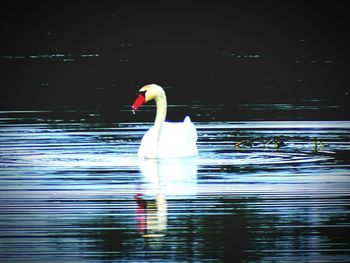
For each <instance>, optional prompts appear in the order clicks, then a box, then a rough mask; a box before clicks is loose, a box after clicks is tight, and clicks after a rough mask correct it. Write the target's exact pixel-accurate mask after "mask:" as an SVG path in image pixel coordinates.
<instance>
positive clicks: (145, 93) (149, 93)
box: [131, 84, 165, 111]
mask: <svg viewBox="0 0 350 263" xmlns="http://www.w3.org/2000/svg"><path fill="white" fill-rule="evenodd" d="M159 97H163V98H165V92H164V90H163V89H162V87H160V86H158V85H156V84H149V85H146V86H143V87H142V88H141V89H140V90H139V91H138V92H137V98H136V100H135V102H134V104H133V105H132V106H131V108H132V110H133V111H135V110H137V109H138V108H139V107H140V106H141V105H142V104H144V103H146V102H148V101H150V100H155V99H157V98H159Z"/></svg>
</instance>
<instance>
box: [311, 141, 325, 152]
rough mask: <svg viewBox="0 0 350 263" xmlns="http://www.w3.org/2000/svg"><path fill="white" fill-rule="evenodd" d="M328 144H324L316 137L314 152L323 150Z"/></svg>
mask: <svg viewBox="0 0 350 263" xmlns="http://www.w3.org/2000/svg"><path fill="white" fill-rule="evenodd" d="M325 146H326V145H325V144H323V143H322V142H321V141H320V140H319V139H317V138H315V139H314V150H313V151H314V152H315V153H318V152H319V151H321V150H322V149H323V148H324V147H325Z"/></svg>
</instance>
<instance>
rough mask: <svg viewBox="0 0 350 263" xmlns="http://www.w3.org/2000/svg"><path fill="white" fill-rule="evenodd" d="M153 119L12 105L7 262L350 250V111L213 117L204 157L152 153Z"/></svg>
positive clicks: (306, 255) (3, 240)
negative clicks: (141, 150) (332, 115)
mask: <svg viewBox="0 0 350 263" xmlns="http://www.w3.org/2000/svg"><path fill="white" fill-rule="evenodd" d="M259 107H261V105H260V106H259ZM72 115H74V118H72ZM194 119H195V118H194ZM151 125H152V123H150V122H118V121H115V122H105V121H103V120H101V119H100V118H99V114H98V113H96V112H73V113H72V112H69V111H66V112H60V113H59V114H58V113H57V112H56V113H55V112H51V111H2V112H0V143H1V149H0V167H1V170H0V183H1V188H0V189H1V190H0V191H1V192H0V260H1V262H21V261H22V262H53V261H64V260H66V261H70V262H113V261H122V262H136V261H137V262H150V261H167V262H189V261H194V262H205V261H208V262H223V261H226V262H239V261H245V262H246V261H254V262H263V261H276V262H281V261H293V260H294V261H314V262H320V261H321V260H322V261H326V262H329V261H333V262H348V261H349V260H350V247H349V243H350V242H349V239H348V236H349V222H350V221H349V211H350V210H349V197H350V191H349V190H350V180H349V178H350V177H349V176H350V169H349V168H350V163H349V151H350V140H349V139H350V122H349V121H293V122H290V121H282V120H278V121H262V120H259V121H258V120H257V121H236V122H226V121H225V122H223V121H215V120H214V121H209V122H208V121H200V122H195V125H196V127H197V130H198V136H199V139H198V148H199V156H198V158H188V159H184V160H163V161H152V160H148V161H145V160H139V159H138V158H137V157H136V152H137V149H138V146H139V142H140V140H141V138H142V136H143V134H144V133H145V131H146V130H147V129H148V128H149V127H151Z"/></svg>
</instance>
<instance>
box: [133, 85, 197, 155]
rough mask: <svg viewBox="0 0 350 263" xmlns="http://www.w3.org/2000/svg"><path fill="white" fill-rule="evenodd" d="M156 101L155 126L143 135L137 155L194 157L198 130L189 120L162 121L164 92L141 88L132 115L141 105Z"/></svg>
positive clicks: (165, 108)
mask: <svg viewBox="0 0 350 263" xmlns="http://www.w3.org/2000/svg"><path fill="white" fill-rule="evenodd" d="M150 100H155V102H156V106H157V114H156V119H155V122H154V126H153V127H151V128H150V129H149V130H148V131H147V132H146V134H145V135H144V136H143V138H142V141H141V145H140V148H139V150H138V156H139V157H141V158H180V157H191V156H197V155H198V150H197V145H196V142H197V131H196V128H195V126H194V124H193V123H192V122H191V120H190V118H189V117H188V116H186V118H185V119H184V121H183V122H165V118H166V112H167V100H166V96H165V92H164V90H163V89H162V88H161V87H160V86H158V85H155V84H150V85H147V86H144V87H142V88H141V89H140V90H139V92H138V95H137V98H136V100H135V102H134V104H133V105H132V110H133V112H134V111H135V110H137V109H138V108H139V107H140V106H141V105H142V104H144V103H146V102H148V101H150Z"/></svg>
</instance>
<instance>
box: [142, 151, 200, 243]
mask: <svg viewBox="0 0 350 263" xmlns="http://www.w3.org/2000/svg"><path fill="white" fill-rule="evenodd" d="M139 167H140V171H141V173H142V176H143V180H144V181H143V184H142V185H141V187H140V189H139V191H138V193H137V194H136V195H135V200H136V202H137V209H136V216H137V221H138V230H139V231H140V232H141V233H142V236H143V237H145V238H155V237H162V236H165V234H166V229H167V199H179V198H180V199H181V198H188V197H190V196H195V195H196V194H197V185H196V184H197V158H180V159H140V160H139Z"/></svg>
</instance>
